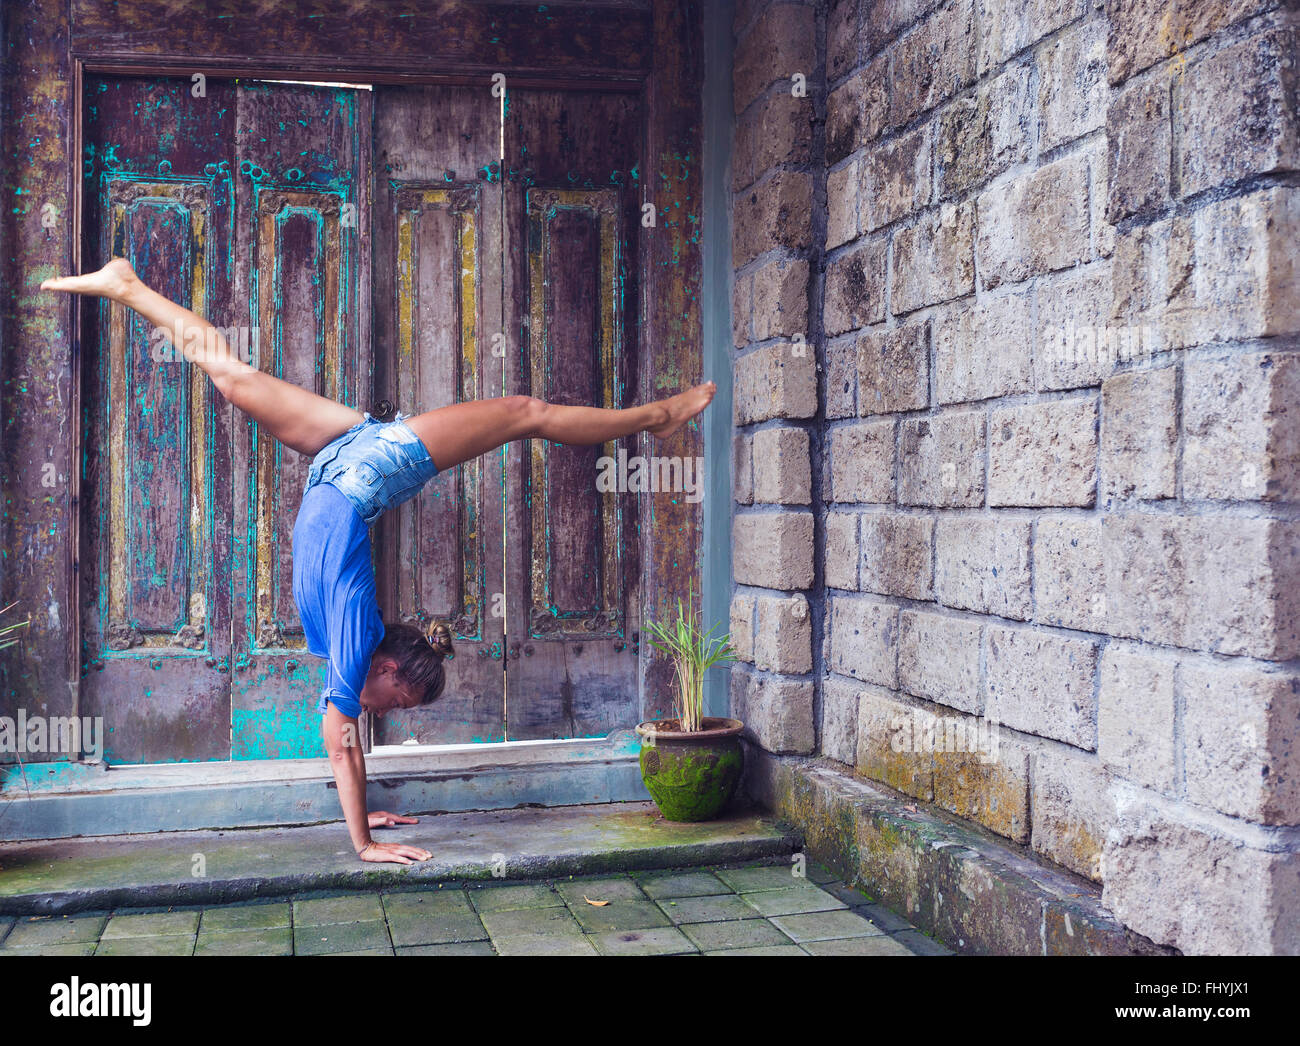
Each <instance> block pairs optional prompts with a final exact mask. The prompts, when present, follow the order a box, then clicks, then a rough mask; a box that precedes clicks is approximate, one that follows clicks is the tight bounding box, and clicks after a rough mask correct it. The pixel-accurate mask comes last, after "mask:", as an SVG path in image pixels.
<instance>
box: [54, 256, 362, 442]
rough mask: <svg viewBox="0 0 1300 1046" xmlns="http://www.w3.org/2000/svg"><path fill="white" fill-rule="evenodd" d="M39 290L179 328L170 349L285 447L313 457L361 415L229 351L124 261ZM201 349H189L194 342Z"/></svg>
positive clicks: (198, 319)
mask: <svg viewBox="0 0 1300 1046" xmlns="http://www.w3.org/2000/svg"><path fill="white" fill-rule="evenodd" d="M41 290H51V291H67V292H69V293H73V294H87V295H92V296H94V297H97V298H108V299H109V300H110V301H115V302H117V303H118V304H120V305H125V306H126V307H127V308H128V309H132V310H134V311H135V312H138V313H139V314H140V315H141V316H143V317H144V318H145V319H146V320H148V321H149V322H150V323H152V324H153V325H154V326H155V327H161V328H163V329H164V330H166V331H169V332H170V331H180V332H181V339H182V344H180V345H177V346H176V348H177V349H178V350H180V351H182V352H184V354H185V357H186V358H187V359H189V360H190V361H191V362H193V363H196V364H198V365H199V366H200V367H202V368H203V370H204V371H205V372H206V373H207V375H208V377H210V378H211V379H212V381H213V384H215V385H216V387H217V390H218V391H219V392H220V393H221V395H223V396H225V397H226V399H228V400H229V401H230V402H231V403H233V404H234V405H235V406H236V407H238V408H239V409H240V410H242V411H243V412H244V413H245V414H247V415H249V417H251V418H252V419H253V420H254V421H256V422H257V423H258V425H260V426H261V427H262V428H264V429H265V430H266V431H267V432H269V433H270V434H271V435H272V436H274V437H275V438H276V439H278V440H279V441H280V442H281V443H283V444H284V445H285V446H286V447H290V448H292V449H293V450H296V451H298V453H300V454H306V455H309V456H314V455H315V454H316V452H317V451H318V450H320V449H321V448H322V447H324V446H325V445H326V444H327V443H329V442H330V441H331V440H333V439H334V438H335V437H336V436H339V435H341V434H342V433H344V432H346V431H347V430H348V429H350V428H351V427H352V426H353V425H355V424H357V422H359V421H361V420H362V415H361V413H360V412H359V411H355V410H353V409H352V408H351V407H345V406H344V405H343V404H342V403H335V402H334V401H333V400H331V399H326V398H325V397H324V396H318V395H316V393H314V392H311V391H309V390H308V389H303V388H299V387H298V386H297V385H294V384H292V383H291V382H287V381H283V380H281V379H280V378H277V377H275V375H273V374H267V373H265V372H264V371H260V370H258V369H257V368H256V367H254V366H252V365H250V364H248V363H245V362H244V361H243V360H241V359H239V358H238V357H237V356H235V355H233V354H232V353H231V351H230V347H229V346H228V345H227V344H226V340H225V338H223V337H222V336H221V332H220V331H219V330H217V328H216V327H214V326H213V325H212V324H211V323H209V322H208V321H207V320H205V319H203V317H201V316H198V315H196V314H195V313H193V312H191V311H190V310H189V309H186V308H184V307H183V306H180V305H177V304H176V303H175V302H174V301H169V300H168V299H166V298H164V297H163V296H162V295H161V294H159V293H158V292H157V291H154V290H151V289H150V288H149V287H146V286H145V285H144V284H143V283H142V282H140V279H139V277H137V276H136V274H135V272H134V271H133V270H132V268H131V266H130V264H129V263H128V262H127V261H126V260H125V259H123V258H114V259H113V260H112V261H110V262H109V263H108V264H107V265H105V266H104V267H103V268H102V269H100V270H99V271H98V272H92V273H88V274H86V275H85V276H64V277H62V278H60V279H55V280H46V281H45V282H44V283H42V284H41ZM196 340H197V341H201V342H202V346H203V347H202V348H195V347H194V342H195V341H196Z"/></svg>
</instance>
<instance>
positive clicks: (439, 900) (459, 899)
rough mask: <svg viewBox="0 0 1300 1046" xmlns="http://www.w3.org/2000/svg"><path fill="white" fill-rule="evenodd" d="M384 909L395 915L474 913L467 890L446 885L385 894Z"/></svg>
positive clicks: (390, 915)
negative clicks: (438, 887) (432, 888)
mask: <svg viewBox="0 0 1300 1046" xmlns="http://www.w3.org/2000/svg"><path fill="white" fill-rule="evenodd" d="M383 901H384V911H385V912H387V913H388V915H389V917H390V918H391V917H392V916H394V915H473V914H474V906H473V905H472V904H470V903H469V898H468V897H467V896H466V895H465V891H464V890H461V889H459V888H458V887H450V886H444V887H443V888H442V889H441V890H413V891H410V892H402V893H386V894H384V895H383Z"/></svg>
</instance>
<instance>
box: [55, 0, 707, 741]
mask: <svg viewBox="0 0 1300 1046" xmlns="http://www.w3.org/2000/svg"><path fill="white" fill-rule="evenodd" d="M85 2H86V6H88V7H92V8H93V7H94V6H95V2H96V0H85ZM319 2H320V3H321V4H322V5H324V6H328V4H329V3H330V2H331V0H319ZM306 6H312V5H311V4H309V5H306ZM496 7H501V8H509V7H518V8H519V10H520V12H522V11H523V8H524V5H508V4H502V5H496ZM702 7H703V5H702V3H701V2H700V0H683V2H677V0H649V11H648V18H647V22H648V28H649V33H650V36H651V40H652V43H653V44H655V46H653V47H652V54H651V56H650V60H649V64H648V66H647V67H646V68H645V69H643V70H640V71H628V72H625V73H619V72H615V71H604V72H599V73H595V74H593V75H590V76H585V75H584V76H574V75H567V74H564V73H557V74H555V75H550V74H546V73H539V72H535V71H521V72H517V73H512V72H511V71H510V67H509V66H508V65H506V64H504V63H502V62H486V61H482V60H477V59H473V58H470V59H461V60H460V61H459V62H458V63H457V65H458V68H457V69H456V70H455V71H453V72H434V71H433V70H432V69H431V68H429V67H430V66H432V65H434V64H437V65H438V66H439V67H442V68H445V67H446V65H447V63H446V61H445V60H444V59H443V58H442V57H440V56H439V57H434V58H425V59H423V61H421V60H419V59H412V60H406V62H405V67H404V68H394V67H393V65H392V63H384V62H379V61H355V60H349V59H347V58H343V57H340V58H338V59H333V58H328V57H327V58H325V59H320V58H314V59H303V58H297V59H293V60H289V61H271V60H268V59H258V58H251V59H247V60H243V59H230V58H221V57H216V56H213V57H208V58H199V59H195V58H193V57H190V56H186V55H181V54H172V55H167V54H163V53H158V52H154V51H144V50H141V51H135V52H132V51H123V50H111V49H108V48H103V49H101V48H98V47H95V46H93V39H91V40H90V41H84V40H77V41H76V46H73V39H72V38H75V37H77V35H78V30H77V26H76V24H75V21H74V24H73V25H72V26H71V27H70V31H69V49H68V52H67V54H68V56H69V58H70V59H71V63H72V85H71V86H72V91H73V99H72V102H73V104H72V107H71V108H72V120H73V125H74V126H73V128H72V143H73V144H72V147H73V155H72V156H71V157H70V158H69V164H68V169H69V175H70V182H71V186H70V189H71V191H70V198H71V200H72V221H71V223H70V230H69V231H70V235H71V245H70V246H71V262H72V265H73V269H72V271H74V272H80V271H81V261H82V250H81V244H82V236H83V234H84V229H83V227H82V225H83V223H82V203H83V201H82V186H81V182H82V179H81V177H80V165H81V156H82V144H83V143H82V128H83V121H84V112H83V98H84V80H85V76H86V75H87V74H88V73H97V74H98V73H102V74H109V75H117V76H127V75H132V76H166V77H177V76H183V77H186V78H190V77H192V76H193V75H194V74H195V73H203V74H204V75H208V76H214V77H217V78H221V79H227V78H234V77H239V76H242V77H247V78H256V79H284V80H331V81H337V82H344V83H357V84H380V83H386V84H461V85H475V84H478V85H480V86H484V85H483V78H484V77H487V78H488V80H489V82H490V79H491V76H492V74H494V73H499V72H502V71H503V70H504V71H505V72H506V74H507V83H508V85H510V86H515V87H540V88H545V89H549V90H565V89H569V90H605V91H633V92H640V93H641V95H642V99H641V100H642V105H643V112H644V113H645V121H644V125H643V129H642V142H641V146H642V155H643V156H644V157H645V170H644V172H642V173H643V181H642V186H643V189H642V191H643V193H644V194H646V195H644V196H643V198H642V201H643V203H644V202H654V203H655V204H656V208H657V211H658V214H659V215H661V216H664V217H667V216H669V215H672V214H673V211H674V207H675V209H677V210H680V212H681V214H680V216H678V217H677V221H676V224H675V227H668V226H666V225H660V226H659V229H660V234H659V235H656V236H645V237H643V238H642V241H641V244H640V246H639V248H638V255H637V259H636V262H637V265H638V267H639V269H640V271H641V273H642V274H643V278H642V279H641V281H640V302H639V306H640V307H639V313H638V315H639V322H640V325H641V331H642V344H643V345H644V347H645V351H646V353H647V359H646V360H645V364H644V366H643V367H642V371H641V372H642V374H643V375H644V377H643V379H642V381H641V387H640V388H638V389H637V390H636V391H637V401H638V402H645V401H646V400H648V399H656V398H659V397H661V396H663V395H668V394H671V393H673V392H676V391H678V389H679V387H681V386H683V385H687V384H691V383H693V382H695V381H698V380H701V378H702V369H703V365H704V351H703V340H704V337H705V331H704V324H703V317H702V313H701V300H702V297H703V264H702V258H701V253H702V252H701V250H700V246H699V243H700V229H701V228H702V219H701V217H700V215H701V211H702V209H703V185H704V181H703V174H702V163H701V152H702V148H703V126H702V124H703V118H702V93H703V84H704V75H703V73H704V70H703V54H702V52H703V46H702V39H703V37H702V33H703V25H704V21H703V18H702ZM124 9H128V2H127V0H123V3H121V4H118V5H115V8H114V10H115V11H116V12H117V13H118V14H119V15H123V16H124V15H125V14H126V13H127V12H126V11H125V10H124ZM493 9H494V10H495V7H494V8H493ZM469 10H470V12H474V11H475V9H472V8H471V9H469ZM611 10H620V11H625V12H627V11H631V12H633V13H635V11H638V10H641V11H644V9H643V8H624V7H621V6H615V5H610V4H590V5H581V6H579V5H573V6H568V5H566V7H564V8H556V11H557V12H562V13H563V16H564V17H570V16H573V15H575V14H576V15H580V16H585V17H588V18H595V17H598V16H599V14H600V12H602V11H606V12H608V11H611ZM472 16H473V17H477V15H476V14H475V15H472ZM521 17H522V14H521ZM684 32H685V34H687V35H688V36H689V35H690V34H694V39H695V40H696V41H697V42H699V46H690V45H686V46H683V44H682V38H683V34H684ZM88 42H89V43H90V44H91V46H87V43H88ZM683 84H684V85H685V87H684V89H682V90H680V91H678V92H677V94H676V96H672V97H670V96H669V92H671V91H673V90H674V88H676V87H677V86H678V85H683ZM664 186H667V189H664V188H663V187H664ZM673 196H677V197H679V198H677V199H673V198H672V197H673ZM648 197H649V198H648ZM683 199H684V200H685V201H687V206H682V200H683ZM692 208H693V213H692ZM692 223H693V224H695V225H696V229H695V231H694V233H692V231H691V230H690V228H689V225H690V224H692ZM660 269H665V270H666V271H667V272H671V273H673V278H669V277H667V276H661V275H660ZM72 324H73V327H72V331H73V338H74V345H75V344H76V343H77V341H79V337H80V332H81V330H82V326H81V324H82V308H81V301H80V299H79V298H75V297H74V304H73V312H72ZM666 379H667V380H666ZM82 381H83V375H82V360H81V354H80V353H79V352H77V351H76V350H75V349H74V352H73V374H72V381H71V383H70V384H71V389H70V393H69V395H70V399H71V403H72V414H71V416H72V417H73V418H74V419H77V423H76V424H74V425H73V426H71V428H72V434H71V443H72V446H71V460H72V462H73V463H75V467H74V468H73V469H71V470H70V471H71V476H70V488H71V490H70V502H69V505H70V509H69V517H70V518H69V520H68V524H69V540H68V544H67V548H68V552H69V559H68V562H67V563H66V571H67V573H66V576H67V577H68V578H69V594H70V597H71V606H72V607H73V608H75V616H76V627H75V628H70V629H68V630H67V640H66V647H65V656H66V657H67V658H68V664H69V666H70V674H69V678H70V679H79V678H80V660H81V658H80V654H81V642H82V634H83V622H82V619H81V591H80V588H81V586H80V570H79V569H78V565H79V564H78V558H79V552H80V540H81V520H80V512H81V508H80V462H81V455H82V453H83V450H84V447H83V441H82V435H83V434H82V429H81V425H80V421H79V419H80V411H81V403H82ZM702 450H703V430H702V429H698V428H690V427H688V428H686V429H683V430H681V431H679V432H678V433H677V434H676V435H675V436H674V437H673V438H672V439H671V440H669V441H666V444H665V445H664V447H663V452H664V453H668V454H678V455H680V456H683V457H685V456H687V455H690V456H692V457H694V456H695V455H697V454H700V453H702ZM643 518H645V519H649V518H652V517H651V515H649V514H648V513H645V514H643ZM653 518H654V519H655V521H656V524H657V526H656V528H655V530H650V529H649V528H647V529H646V530H645V531H644V533H645V534H646V540H645V544H644V546H643V555H642V567H641V592H642V605H641V607H640V612H641V616H642V617H643V618H644V617H645V615H650V616H652V617H658V616H660V615H666V614H667V613H668V612H669V610H670V607H671V605H672V603H673V600H674V598H675V597H676V596H678V595H680V593H681V591H682V590H683V589H685V588H686V582H687V580H688V579H699V578H700V577H701V576H702V563H701V554H702V538H703V533H704V527H703V522H704V502H703V501H702V502H699V503H697V504H695V505H692V504H690V503H687V502H686V501H685V500H684V499H677V501H676V503H665V504H656V506H655V509H654V513H653ZM695 587H696V590H697V591H698V590H699V587H700V586H699V585H696V586H695ZM697 598H698V597H697ZM639 638H640V637H639V635H633V636H630V637H628V639H629V641H631V642H633V644H634V649H637V650H638V655H637V656H638V671H637V682H638V687H639V689H640V693H639V695H638V697H639V705H640V708H641V717H642V718H643V719H652V718H659V717H661V716H663V715H669V714H671V704H672V696H671V692H672V687H671V680H672V666H671V665H670V664H669V663H668V662H666V661H664V660H662V659H659V658H652V657H651V656H650V655H651V653H652V650H651V648H650V646H649V644H648V643H647V644H645V645H644V649H639V648H638V643H639ZM72 705H73V708H72V714H73V715H80V714H81V698H80V688H79V687H74V688H73V694H72Z"/></svg>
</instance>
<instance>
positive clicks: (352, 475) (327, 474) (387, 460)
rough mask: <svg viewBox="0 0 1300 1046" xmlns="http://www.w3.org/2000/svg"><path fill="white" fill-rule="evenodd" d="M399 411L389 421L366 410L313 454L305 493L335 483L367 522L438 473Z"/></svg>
mask: <svg viewBox="0 0 1300 1046" xmlns="http://www.w3.org/2000/svg"><path fill="white" fill-rule="evenodd" d="M408 417H410V415H408V414H403V413H401V412H400V411H399V412H398V414H397V417H396V419H395V420H393V421H379V420H378V419H376V418H372V417H371V416H370V415H369V414H366V416H365V418H364V420H362V421H359V422H357V424H355V425H353V426H352V428H350V429H348V430H347V432H345V433H343V435H341V436H339V437H338V438H337V439H335V440H334V441H333V442H332V443H328V444H326V445H325V446H324V447H323V448H322V449H321V451H320V452H319V453H318V454H317V455H316V457H314V458H313V459H312V463H311V469H310V470H309V471H308V473H307V486H306V487H305V488H303V492H304V493H306V492H307V491H308V490H310V489H311V488H312V487H314V486H315V485H316V484H317V483H329V484H330V485H331V486H333V487H336V488H337V489H338V490H339V491H340V492H341V493H342V494H343V496H344V497H345V498H347V499H348V501H350V502H351V503H352V507H353V508H355V509H356V510H357V515H359V516H360V517H361V519H362V520H363V521H364V522H365V523H373V522H374V521H375V520H376V519H378V518H379V516H380V515H381V514H382V513H384V512H387V511H388V510H389V509H390V508H393V507H394V506H395V505H400V504H401V503H402V502H403V501H409V500H410V499H411V498H413V497H415V495H416V494H418V493H419V492H420V488H421V487H423V486H424V485H425V484H426V483H427V482H429V480H431V479H432V478H433V477H434V476H436V475H437V474H438V466H437V465H435V464H434V463H433V459H432V458H431V457H429V451H428V449H427V448H426V447H425V445H424V442H423V441H422V440H421V439H420V437H419V436H417V435H416V434H415V433H414V431H412V429H411V427H410V426H409V425H407V424H406V418H408Z"/></svg>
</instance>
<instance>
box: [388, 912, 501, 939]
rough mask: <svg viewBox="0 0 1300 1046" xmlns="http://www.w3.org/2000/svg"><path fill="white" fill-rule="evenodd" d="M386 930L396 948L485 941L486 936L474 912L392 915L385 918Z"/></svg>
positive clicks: (398, 913) (399, 913)
mask: <svg viewBox="0 0 1300 1046" xmlns="http://www.w3.org/2000/svg"><path fill="white" fill-rule="evenodd" d="M388 929H389V931H390V932H391V934H392V937H393V944H395V945H397V946H398V947H409V946H412V945H418V944H458V943H461V942H463V941H485V940H487V936H488V933H487V930H486V929H485V928H484V926H483V922H482V920H480V919H479V917H478V916H477V915H475V914H474V913H473V912H447V913H442V912H432V913H430V914H428V915H424V914H420V913H414V914H409V913H405V912H395V913H393V914H391V915H389V916H388Z"/></svg>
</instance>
